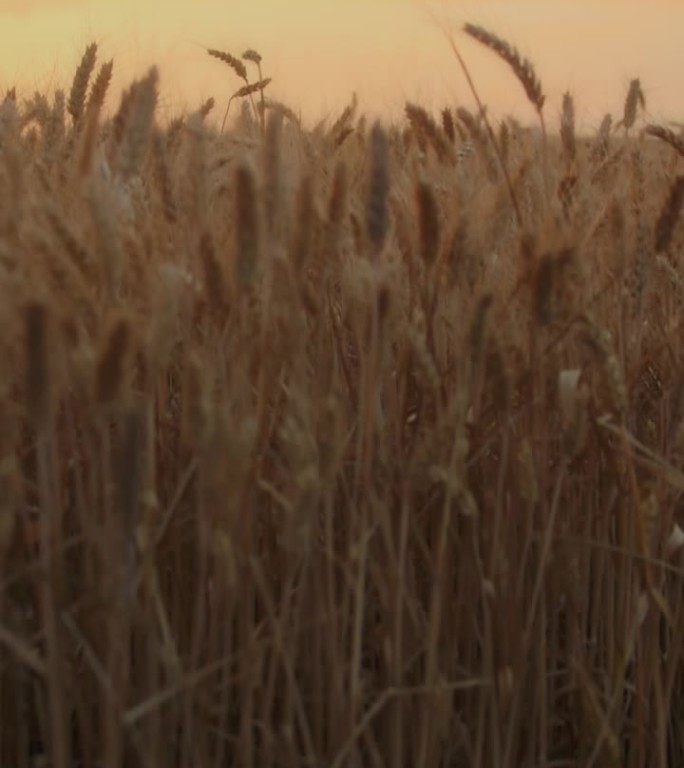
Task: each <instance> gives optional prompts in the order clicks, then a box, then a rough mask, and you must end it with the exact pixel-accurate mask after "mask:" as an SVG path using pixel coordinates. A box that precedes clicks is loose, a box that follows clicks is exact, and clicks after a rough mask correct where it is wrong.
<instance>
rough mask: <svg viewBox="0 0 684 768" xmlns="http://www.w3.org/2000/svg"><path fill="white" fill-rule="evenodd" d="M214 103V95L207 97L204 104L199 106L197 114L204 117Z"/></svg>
mask: <svg viewBox="0 0 684 768" xmlns="http://www.w3.org/2000/svg"><path fill="white" fill-rule="evenodd" d="M215 104H216V101H215V100H214V97H213V96H211V97H209V98H208V99H207V100H206V101H205V102H204V104H202V106H201V107H200V108H199V115H200V117H201V118H202V119H204V118H205V117H206V116H207V115H208V114H209V113H210V112H211V110H212V109H213V108H214V105H215Z"/></svg>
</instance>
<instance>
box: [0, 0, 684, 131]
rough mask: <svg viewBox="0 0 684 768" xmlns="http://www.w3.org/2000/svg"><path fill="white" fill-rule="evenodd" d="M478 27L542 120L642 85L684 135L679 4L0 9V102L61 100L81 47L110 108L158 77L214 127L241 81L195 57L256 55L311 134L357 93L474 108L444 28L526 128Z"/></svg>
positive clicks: (531, 1)
mask: <svg viewBox="0 0 684 768" xmlns="http://www.w3.org/2000/svg"><path fill="white" fill-rule="evenodd" d="M466 21H471V22H473V23H477V24H481V25H483V26H485V27H487V28H488V29H491V30H492V31H494V32H496V33H497V34H498V35H500V36H502V37H504V38H505V39H507V40H508V41H509V42H511V43H512V44H514V45H515V46H516V47H517V48H518V49H519V50H520V52H521V53H522V54H523V55H525V56H527V57H529V58H530V59H531V60H532V61H533V63H534V65H535V68H536V70H537V74H538V76H539V78H540V80H541V82H542V85H543V87H544V90H545V92H546V94H547V97H548V100H547V106H546V113H547V122H548V123H549V124H551V125H553V124H554V121H555V120H556V119H557V117H558V113H559V110H560V103H561V99H562V95H563V93H564V92H565V91H570V92H571V93H572V94H573V96H574V98H575V104H576V113H577V118H578V122H579V123H580V124H581V125H583V126H586V127H587V128H591V127H593V126H595V125H598V123H599V122H600V120H601V118H602V117H603V115H604V114H605V113H606V112H612V113H613V115H614V116H616V118H619V116H620V114H621V111H622V104H623V101H624V96H625V94H626V91H627V88H628V86H629V82H630V80H631V79H632V78H633V77H639V78H640V80H641V83H642V88H643V91H644V93H645V95H646V101H647V109H648V112H647V118H648V119H649V120H652V121H662V122H665V121H668V120H675V121H676V120H680V119H681V120H682V121H683V122H684V88H682V87H681V85H680V82H679V80H680V72H681V71H682V64H684V46H682V37H681V30H682V29H684V3H681V2H679V1H678V0H479V1H476V0H449V1H447V0H220V1H219V0H0V89H3V90H4V89H5V88H9V87H11V86H14V85H16V86H17V89H18V91H19V92H20V94H25V95H27V96H28V95H31V94H32V93H33V92H34V91H35V90H39V91H42V92H52V91H54V89H56V88H58V87H63V88H66V89H67V90H68V88H69V86H70V82H71V77H72V75H73V72H74V70H75V68H76V66H77V65H78V61H79V60H80V57H81V54H82V53H83V50H84V49H85V47H86V45H87V44H88V43H90V42H92V41H95V42H97V43H98V46H99V57H100V61H104V60H106V59H109V58H113V59H114V67H115V81H114V94H113V97H112V100H113V101H115V100H116V99H117V93H118V92H119V91H120V89H121V88H122V87H123V86H124V85H126V84H128V83H129V82H130V81H131V79H133V78H135V77H139V76H142V75H143V74H144V73H145V71H146V69H147V68H148V67H149V66H151V65H153V64H156V65H158V66H159V69H160V74H161V97H160V112H161V113H162V114H164V115H165V116H168V117H173V116H174V115H176V114H179V113H180V112H183V111H184V110H187V109H194V108H197V107H199V106H200V104H201V103H202V102H203V101H204V100H205V99H207V98H208V97H210V96H213V97H215V99H216V101H217V105H218V108H217V110H216V114H217V115H219V116H222V114H223V111H224V110H223V105H224V104H226V102H227V99H228V97H229V96H230V94H231V93H232V92H233V91H234V90H236V89H237V88H238V87H239V86H240V85H241V84H242V83H241V82H240V81H238V80H237V78H236V77H235V75H234V74H233V73H232V71H231V70H230V69H229V68H228V67H226V66H225V65H224V64H222V63H221V62H218V61H215V60H213V59H211V58H210V57H209V56H208V55H207V54H206V48H218V49H221V50H225V51H229V52H231V53H233V54H236V55H239V54H241V53H242V52H243V51H244V50H245V49H246V48H254V49H256V50H258V51H259V52H260V53H261V54H262V56H263V67H264V76H270V77H272V78H273V82H272V84H271V86H269V95H270V96H271V97H272V98H276V99H279V100H281V101H284V102H285V103H287V104H288V105H289V106H290V107H292V108H293V109H294V110H295V111H297V112H299V113H300V114H301V115H302V117H303V118H304V120H305V122H307V123H309V124H313V123H314V122H317V121H318V120H320V119H323V118H325V117H334V116H335V115H336V114H338V113H339V112H340V111H341V110H342V109H343V108H344V106H345V105H346V104H347V103H349V101H350V98H351V96H352V93H354V92H357V93H358V95H359V99H360V105H361V108H362V109H363V111H365V112H368V113H369V114H371V115H380V116H382V117H385V118H387V119H390V120H393V119H399V118H400V117H401V110H402V107H403V104H404V103H405V102H406V101H407V100H409V101H414V102H417V103H419V104H421V105H423V106H425V107H427V108H430V109H436V108H441V107H443V106H452V107H454V106H458V105H463V106H466V107H468V108H473V107H474V101H473V99H472V96H471V95H470V93H469V91H468V87H467V83H466V81H465V79H464V77H463V74H462V72H461V71H460V69H459V66H458V63H457V61H456V60H455V57H454V55H453V53H452V52H451V50H450V47H449V45H448V42H447V39H446V37H445V33H446V32H445V31H446V30H448V31H449V32H450V33H451V34H453V36H454V40H455V42H456V44H457V46H458V48H459V50H460V51H461V53H462V55H463V56H464V58H465V59H466V61H467V63H468V66H469V68H470V70H471V74H472V75H473V78H474V80H475V84H476V86H477V88H478V90H479V92H480V95H481V98H482V100H483V101H484V102H485V103H487V104H488V105H489V107H490V110H491V112H492V113H494V114H497V115H498V114H513V115H514V116H515V117H516V118H518V119H519V120H522V121H523V122H532V121H533V119H534V113H533V112H532V109H531V107H530V106H529V105H528V104H527V102H526V100H525V95H524V92H523V91H522V89H521V87H520V86H519V84H518V83H517V81H516V80H515V79H514V77H513V76H512V74H511V73H510V72H509V71H508V69H507V68H506V65H505V64H504V63H503V62H501V61H499V60H498V59H496V57H495V56H493V55H492V54H491V53H490V52H489V51H486V50H483V49H481V47H480V46H478V44H477V43H475V42H474V41H471V40H469V39H468V38H466V37H465V36H464V35H463V33H462V32H461V31H460V27H461V26H462V25H463V23H464V22H466Z"/></svg>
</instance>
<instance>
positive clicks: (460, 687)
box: [0, 25, 684, 768]
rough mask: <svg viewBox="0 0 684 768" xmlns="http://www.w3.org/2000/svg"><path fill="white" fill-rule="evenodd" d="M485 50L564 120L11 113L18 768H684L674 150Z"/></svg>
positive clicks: (5, 426) (8, 200) (40, 100)
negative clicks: (308, 124) (578, 113)
mask: <svg viewBox="0 0 684 768" xmlns="http://www.w3.org/2000/svg"><path fill="white" fill-rule="evenodd" d="M463 34H465V35H467V36H469V37H471V38H474V39H475V40H477V41H479V42H480V43H481V44H482V45H484V46H485V47H487V48H489V49H490V50H491V54H492V55H493V56H495V57H498V58H499V59H500V60H501V66H502V67H508V68H509V69H510V76H511V78H512V83H513V84H514V85H515V84H516V82H517V85H515V87H519V88H520V97H521V99H527V100H528V101H529V104H530V107H531V109H532V114H533V115H536V118H537V124H538V127H536V126H535V127H533V128H530V127H525V126H522V125H520V124H518V123H516V122H515V121H514V120H512V119H504V120H500V121H493V120H491V119H490V118H489V117H488V114H487V110H486V105H483V104H480V103H479V98H478V95H477V73H471V72H469V71H468V68H467V65H466V63H465V61H464V60H463V59H462V58H461V56H460V53H459V44H460V42H459V41H460V38H459V37H458V36H457V37H455V38H452V39H451V45H452V48H453V53H454V57H455V58H454V61H455V66H456V67H459V66H460V67H461V69H462V72H463V74H464V75H465V76H466V78H467V80H468V82H469V83H470V85H471V87H472V92H473V96H474V97H475V100H476V102H477V103H478V109H477V110H476V111H474V112H472V111H469V110H468V109H466V108H465V107H464V106H462V105H460V104H455V105H447V106H445V108H444V111H443V112H442V113H441V114H437V115H433V114H430V113H428V112H427V111H426V110H425V109H423V108H422V107H421V106H420V105H418V104H407V105H406V109H405V115H404V118H403V119H402V120H400V121H397V122H395V123H392V124H380V123H374V124H372V125H371V124H369V123H368V121H367V119H366V118H365V117H364V116H363V115H359V114H357V104H356V103H355V102H354V101H352V102H351V103H350V105H349V107H348V108H347V109H346V110H345V111H344V112H343V113H342V114H341V115H339V117H337V118H336V119H335V120H331V121H326V122H323V123H321V124H319V125H317V126H316V127H314V128H311V129H309V128H305V127H303V126H302V125H301V124H300V122H299V120H298V117H297V114H296V113H295V112H294V111H293V110H292V108H290V107H288V106H286V105H283V104H280V103H278V102H276V101H273V100H271V99H270V98H269V84H270V79H269V78H268V77H267V76H265V75H267V70H268V66H267V64H268V63H267V62H262V60H261V56H260V55H259V54H258V53H257V52H256V51H254V50H250V51H246V52H245V53H244V55H242V56H239V57H238V56H234V55H233V54H230V53H227V52H225V51H219V50H213V49H212V50H209V51H208V52H207V53H208V55H209V56H211V57H212V58H213V59H214V62H215V65H216V66H218V67H221V66H222V67H225V72H226V78H228V79H229V80H230V81H234V85H235V94H234V97H233V98H232V99H231V101H230V103H229V104H228V105H215V104H214V102H213V100H210V101H208V102H206V103H205V104H203V105H201V106H199V107H198V108H197V110H196V111H195V112H194V113H191V114H186V115H183V116H182V117H179V118H177V119H175V120H173V121H171V122H167V123H163V122H162V121H161V120H159V119H157V117H156V106H157V99H158V96H159V92H160V87H161V84H160V82H159V76H158V73H157V71H156V70H155V69H152V70H150V71H149V72H148V73H146V74H144V76H143V77H142V78H141V79H139V80H138V81H136V82H134V83H133V84H131V86H130V87H129V88H128V89H127V90H126V91H125V92H124V94H123V96H122V98H121V100H120V103H119V104H118V106H117V105H111V106H112V107H113V108H112V109H111V111H110V112H108V111H107V109H108V89H109V85H110V81H111V77H112V71H113V63H112V62H111V61H105V62H100V61H99V53H100V52H99V51H98V48H97V45H96V44H92V45H90V46H88V48H87V49H86V51H85V53H84V56H83V59H82V61H81V64H80V66H79V67H78V70H77V71H76V73H75V75H74V79H73V82H72V84H71V86H70V87H68V88H65V90H63V91H57V92H56V93H55V94H54V96H50V97H47V96H45V95H43V94H41V93H36V94H35V95H33V96H28V97H27V96H22V95H21V94H17V93H16V92H15V91H14V90H12V91H10V92H8V93H7V95H6V97H5V99H4V101H3V102H2V104H1V105H0V189H1V190H2V193H1V194H0V295H1V300H0V312H2V325H3V328H4V332H3V333H2V336H1V337H0V353H1V354H2V360H3V368H2V371H3V376H2V379H1V380H0V388H1V390H0V424H1V429H0V765H2V766H8V767H9V766H20V767H22V768H23V767H24V766H49V767H50V768H71V767H72V766H82V767H83V768H90V767H91V766H104V767H106V768H114V766H126V767H128V766H141V767H142V766H145V767H146V766H150V768H153V767H154V768H156V767H159V768H167V767H170V766H178V767H179V768H186V767H189V766H207V767H210V766H216V767H217V768H218V767H219V766H236V767H238V766H239V767H240V768H252V767H255V768H256V767H257V766H258V767H259V768H261V767H262V766H264V767H271V766H272V767H274V768H275V767H276V766H277V767H278V768H280V767H282V768H286V767H287V768H289V767H291V768H300V766H310V767H311V768H318V767H319V766H321V767H323V766H325V767H327V768H362V767H363V768H365V767H366V766H371V767H376V766H377V768H381V767H384V766H386V767H387V768H400V767H401V768H403V767H404V766H407V767H408V766H418V767H423V766H424V767H425V768H431V767H432V766H440V767H442V768H461V767H463V768H465V767H466V766H468V767H470V766H475V767H477V768H503V767H504V766H506V767H510V768H517V766H524V767H527V768H537V767H539V768H542V767H546V768H561V767H562V766H578V767H580V766H581V767H584V766H587V767H588V766H596V767H597V768H604V767H606V768H614V767H617V766H625V768H628V767H630V768H631V767H634V768H637V767H641V766H644V767H645V766H658V767H659V768H665V766H675V765H681V764H682V763H683V762H684V726H683V725H682V723H683V722H684V719H683V718H684V664H683V662H684V659H683V658H682V651H684V599H683V597H684V595H683V591H682V585H683V579H682V576H683V574H684V570H683V568H684V560H683V552H684V547H683V546H682V545H683V544H684V531H683V530H682V528H680V523H681V516H682V491H683V490H684V472H683V471H682V470H681V469H680V467H681V465H682V461H683V460H684V359H683V357H682V347H681V346H680V345H681V343H682V326H683V321H684V285H683V283H682V277H681V274H682V259H683V255H682V254H683V253H684V228H683V227H682V226H681V223H680V209H681V207H682V202H683V201H684V175H683V172H682V169H681V163H682V160H681V156H682V155H684V137H683V136H681V135H680V134H678V133H675V132H673V131H672V130H670V129H669V128H667V127H666V126H662V125H653V124H649V123H648V122H647V120H646V119H645V111H644V110H645V100H644V95H643V91H642V88H641V83H640V82H639V80H633V81H632V82H631V84H630V86H629V89H628V91H627V92H626V93H625V95H624V96H625V98H624V113H623V114H620V115H615V116H611V115H606V118H605V120H604V121H603V123H602V125H601V127H600V128H599V129H598V130H597V131H596V132H595V133H594V134H593V135H589V136H588V135H582V134H579V133H578V132H576V130H575V117H574V110H575V108H574V103H573V99H572V97H571V96H570V95H566V96H565V98H564V100H563V110H562V115H561V117H560V121H559V120H558V119H557V116H555V115H549V114H546V111H545V95H544V90H543V87H542V82H541V80H540V78H539V76H538V74H537V73H536V72H535V69H534V66H533V65H532V63H531V62H530V61H528V60H527V59H525V58H523V57H522V56H521V55H520V53H519V52H518V51H517V50H516V49H515V48H514V47H513V46H512V45H511V44H509V43H508V42H506V41H504V40H502V39H500V38H499V37H497V36H496V35H494V34H492V33H491V32H489V31H488V30H485V29H482V28H480V27H476V26H473V25H467V26H466V27H465V29H464V31H463ZM262 70H263V71H262ZM224 106H227V107H228V110H227V111H226V112H224V111H223V107H224ZM682 525H683V527H684V524H682Z"/></svg>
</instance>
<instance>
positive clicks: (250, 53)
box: [242, 48, 261, 66]
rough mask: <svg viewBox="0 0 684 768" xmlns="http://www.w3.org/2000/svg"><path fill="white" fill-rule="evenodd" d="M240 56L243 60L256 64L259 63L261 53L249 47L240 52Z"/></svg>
mask: <svg viewBox="0 0 684 768" xmlns="http://www.w3.org/2000/svg"><path fill="white" fill-rule="evenodd" d="M242 58H243V59H245V61H251V62H252V63H254V64H256V65H257V66H258V65H259V64H261V55H260V54H258V53H257V52H256V51H254V50H252V49H251V48H249V49H248V50H246V51H245V52H244V53H243V54H242Z"/></svg>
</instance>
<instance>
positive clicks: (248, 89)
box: [231, 77, 271, 99]
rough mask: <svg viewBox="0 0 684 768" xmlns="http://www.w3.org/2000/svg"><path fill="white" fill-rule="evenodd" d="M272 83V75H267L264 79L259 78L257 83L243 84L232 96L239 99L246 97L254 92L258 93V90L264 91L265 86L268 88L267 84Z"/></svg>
mask: <svg viewBox="0 0 684 768" xmlns="http://www.w3.org/2000/svg"><path fill="white" fill-rule="evenodd" d="M269 83H271V78H270V77H265V78H264V79H263V80H259V81H258V82H256V83H249V84H248V85H243V86H242V88H239V89H238V90H237V91H235V93H234V94H233V95H232V96H231V98H233V99H239V98H244V97H245V96H251V95H252V94H253V93H256V92H257V91H263V90H264V88H266V86H267V85H269Z"/></svg>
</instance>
